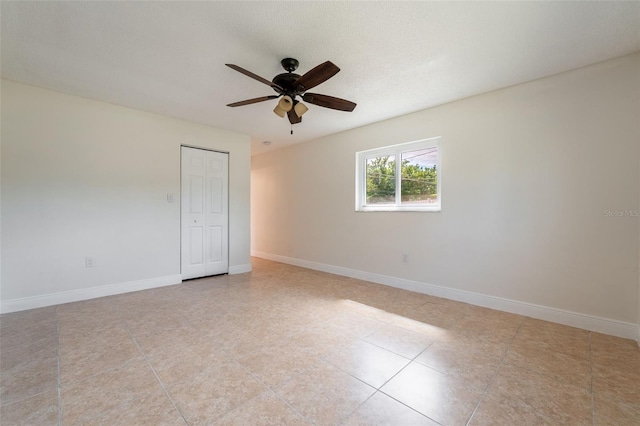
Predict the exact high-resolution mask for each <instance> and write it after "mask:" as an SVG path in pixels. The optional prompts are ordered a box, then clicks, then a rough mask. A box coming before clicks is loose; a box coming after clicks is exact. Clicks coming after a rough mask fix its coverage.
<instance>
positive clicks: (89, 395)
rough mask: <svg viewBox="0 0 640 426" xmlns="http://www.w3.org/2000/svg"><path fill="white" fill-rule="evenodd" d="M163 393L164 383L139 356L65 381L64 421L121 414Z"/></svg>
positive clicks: (62, 387) (63, 385)
mask: <svg viewBox="0 0 640 426" xmlns="http://www.w3.org/2000/svg"><path fill="white" fill-rule="evenodd" d="M162 396H165V394H164V391H163V390H162V386H161V385H160V383H159V382H158V380H157V379H156V377H155V375H154V374H153V371H152V370H151V368H150V367H149V366H148V365H147V363H146V361H145V360H144V358H142V357H139V358H135V359H133V360H131V361H130V362H128V363H127V364H124V365H120V366H118V367H116V368H114V369H111V370H107V371H103V372H101V373H99V374H96V375H94V376H91V377H87V378H84V379H82V380H76V381H73V382H69V383H63V384H62V386H61V405H62V419H63V423H64V424H82V423H84V422H91V421H92V420H91V419H96V418H101V417H102V416H106V417H112V416H117V415H120V414H118V413H117V412H118V411H119V410H131V409H132V408H131V407H133V406H134V405H135V404H136V403H137V401H139V400H145V399H148V398H152V399H153V398H157V400H162ZM167 403H169V399H168V398H167ZM123 415H124V414H123Z"/></svg>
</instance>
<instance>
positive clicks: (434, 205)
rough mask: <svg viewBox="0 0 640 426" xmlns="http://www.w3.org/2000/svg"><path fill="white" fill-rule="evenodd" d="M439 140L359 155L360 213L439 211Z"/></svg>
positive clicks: (358, 197)
mask: <svg viewBox="0 0 640 426" xmlns="http://www.w3.org/2000/svg"><path fill="white" fill-rule="evenodd" d="M440 178H441V172H440V138H432V139H424V140H421V141H416V142H409V143H403V144H400V145H392V146H386V147H383V148H377V149H372V150H369V151H360V152H358V153H356V210H357V211H440V196H441V194H440Z"/></svg>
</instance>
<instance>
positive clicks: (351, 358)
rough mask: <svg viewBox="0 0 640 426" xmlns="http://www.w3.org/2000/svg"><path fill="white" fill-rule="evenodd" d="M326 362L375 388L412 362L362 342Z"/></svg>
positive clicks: (343, 347)
mask: <svg viewBox="0 0 640 426" xmlns="http://www.w3.org/2000/svg"><path fill="white" fill-rule="evenodd" d="M324 360H325V361H327V362H329V363H330V364H332V365H333V366H335V367H338V368H339V369H341V370H343V371H345V372H347V373H349V374H351V375H352V376H354V377H356V378H358V379H360V380H362V381H363V382H365V383H366V384H368V385H370V386H371V387H374V388H379V387H380V386H382V385H383V384H384V383H386V382H387V380H389V379H390V378H391V377H393V376H395V375H396V374H397V373H398V372H399V371H400V370H402V369H403V368H404V367H405V366H406V365H407V364H409V362H410V361H411V360H410V359H408V358H405V357H402V356H400V355H397V354H394V353H393V352H390V351H388V350H386V349H382V348H381V347H379V346H376V345H373V344H371V343H368V342H364V341H362V340H359V341H356V342H354V343H352V344H350V345H348V346H342V347H340V348H339V349H338V350H336V351H335V352H333V353H331V354H329V355H328V356H326V357H325V358H324Z"/></svg>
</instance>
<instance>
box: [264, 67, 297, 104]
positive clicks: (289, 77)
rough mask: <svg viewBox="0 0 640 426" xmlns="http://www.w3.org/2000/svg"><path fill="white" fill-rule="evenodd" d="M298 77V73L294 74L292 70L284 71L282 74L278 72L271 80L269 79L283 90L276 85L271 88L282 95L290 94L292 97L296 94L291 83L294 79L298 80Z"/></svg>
mask: <svg viewBox="0 0 640 426" xmlns="http://www.w3.org/2000/svg"><path fill="white" fill-rule="evenodd" d="M299 78H300V76H299V75H298V74H294V73H292V72H285V73H282V74H278V75H276V76H275V77H273V80H271V81H272V82H273V83H275V84H277V85H278V86H280V87H282V88H283V89H284V90H280V89H279V88H277V87H274V88H273V90H275V91H276V92H278V93H281V94H283V95H289V96H291V98H293V97H295V95H296V94H297V93H296V91H295V90H294V88H293V84H294V83H295V82H296V81H298V79H299Z"/></svg>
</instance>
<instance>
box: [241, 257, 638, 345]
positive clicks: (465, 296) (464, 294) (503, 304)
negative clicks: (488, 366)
mask: <svg viewBox="0 0 640 426" xmlns="http://www.w3.org/2000/svg"><path fill="white" fill-rule="evenodd" d="M251 255H252V256H255V257H260V258H263V259H267V260H273V261H276V262H281V263H287V264H289V265H295V266H300V267H303V268H307V269H314V270H316V271H322V272H328V273H330V274H335V275H342V276H345V277H350V278H356V279H360V280H364V281H370V282H374V283H377V284H384V285H388V286H391V287H396V288H401V289H403V290H409V291H415V292H417V293H423V294H428V295H431V296H436V297H442V298H445V299H451V300H457V301H459V302H465V303H470V304H472V305H477V306H483V307H485V308H491V309H496V310H498V311H504V312H510V313H513V314H519V315H524V316H527V317H532V318H537V319H541V320H545V321H551V322H555V323H559V324H564V325H568V326H571V327H577V328H582V329H585V330H590V331H597V332H599V333H604V334H609V335H612V336H617V337H623V338H626V339H633V340H637V341H638V342H639V344H640V326H638V325H636V324H632V323H628V322H624V321H618V320H613V319H608V318H600V317H596V316H592V315H585V314H581V313H577V312H571V311H565V310H562V309H557V308H551V307H548V306H541V305H535V304H532V303H526V302H520V301H517V300H510V299H504V298H501V297H495V296H489V295H485V294H480V293H473V292H470V291H465V290H458V289H454V288H449V287H442V286H438V285H433V284H427V283H422V282H419V281H412V280H407V279H403V278H396V277H390V276H387V275H380V274H374V273H371V272H365V271H359V270H356V269H349V268H344V267H341V266H333V265H326V264H323V263H317V262H312V261H310V260H303V259H296V258H293V257H287V256H281V255H277V254H271V253H265V252H260V251H252V252H251Z"/></svg>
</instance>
